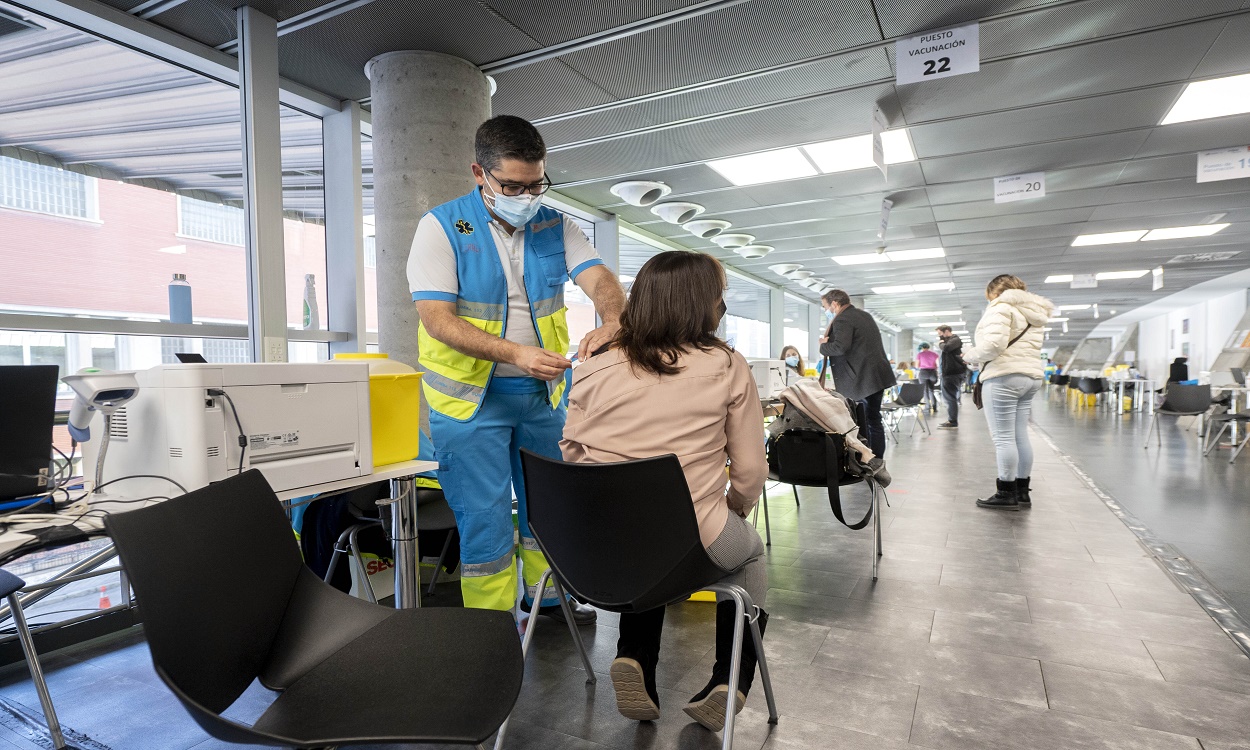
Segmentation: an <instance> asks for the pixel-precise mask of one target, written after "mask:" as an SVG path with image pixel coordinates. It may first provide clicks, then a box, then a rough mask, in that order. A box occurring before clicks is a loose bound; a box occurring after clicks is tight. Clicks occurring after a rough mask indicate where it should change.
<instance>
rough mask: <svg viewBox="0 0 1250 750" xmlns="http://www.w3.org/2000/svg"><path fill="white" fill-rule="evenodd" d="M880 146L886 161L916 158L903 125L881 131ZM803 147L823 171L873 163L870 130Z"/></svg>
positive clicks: (895, 162) (902, 160) (870, 165)
mask: <svg viewBox="0 0 1250 750" xmlns="http://www.w3.org/2000/svg"><path fill="white" fill-rule="evenodd" d="M881 147H882V150H884V152H885V163H886V164H897V163H899V162H905V161H915V160H916V151H915V149H913V148H912V146H911V138H910V137H909V136H908V135H907V128H900V129H898V130H887V131H886V132H884V133H882V134H881ZM803 150H804V151H806V152H807V155H808V156H810V157H811V158H812V161H814V162H816V166H818V167H820V171H821V172H824V173H825V174H829V173H831V172H847V171H850V170H852V169H870V168H872V167H874V166H876V164H875V163H874V162H873V160H872V135H871V134H869V135H854V136H851V137H850V138H838V139H837V140H833V141H825V142H824V143H813V144H811V145H810V146H804V147H803Z"/></svg>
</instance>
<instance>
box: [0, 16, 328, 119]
mask: <svg viewBox="0 0 1250 750" xmlns="http://www.w3.org/2000/svg"><path fill="white" fill-rule="evenodd" d="M9 4H10V5H13V6H15V7H18V8H22V9H23V10H27V11H30V12H31V13H36V14H38V15H42V16H47V17H49V18H54V19H56V20H57V22H59V23H62V24H65V25H66V26H70V27H73V28H75V29H78V30H79V31H82V32H85V33H87V34H91V35H93V36H97V37H101V38H104V39H107V40H109V41H111V42H113V43H115V44H120V45H121V46H123V47H128V48H129V49H133V50H135V51H137V52H142V53H144V54H147V55H151V56H153V57H157V58H159V59H161V60H164V61H166V62H169V63H172V64H174V65H177V66H179V67H182V68H186V69H187V70H190V71H192V72H195V73H199V74H200V75H203V76H205V77H207V78H211V79H213V80H216V81H220V82H222V83H225V84H228V85H230V86H235V87H238V86H239V68H238V65H239V61H238V59H236V58H234V57H232V56H230V55H227V54H226V53H224V52H221V51H219V50H215V49H213V48H212V47H209V46H208V45H205V44H201V43H199V42H197V41H195V40H193V39H189V38H187V37H185V36H183V35H181V34H179V33H177V32H175V31H170V30H169V29H166V28H164V27H162V26H158V25H156V24H154V23H152V22H151V21H145V20H143V19H142V18H138V17H136V16H132V15H130V14H129V13H126V12H125V11H121V10H118V9H117V8H114V7H112V6H110V5H105V4H104V3H101V2H97V0H13V2H10V3H9ZM278 86H279V94H278V97H279V101H281V102H282V104H284V105H286V106H288V107H291V108H292V109H296V110H299V111H301V112H304V113H306V114H310V115H313V116H315V117H325V116H326V115H329V114H331V113H334V112H338V111H339V100H338V99H336V98H334V97H332V96H330V95H328V94H324V93H322V92H320V91H316V90H315V89H312V88H309V87H308V86H305V85H303V84H301V83H296V82H295V81H290V80H287V79H283V78H279V81H278Z"/></svg>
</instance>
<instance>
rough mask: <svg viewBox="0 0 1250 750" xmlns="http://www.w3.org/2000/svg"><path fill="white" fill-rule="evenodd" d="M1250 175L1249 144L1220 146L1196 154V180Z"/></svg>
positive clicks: (1232, 178)
mask: <svg viewBox="0 0 1250 750" xmlns="http://www.w3.org/2000/svg"><path fill="white" fill-rule="evenodd" d="M1241 177H1250V146H1238V147H1236V148H1222V149H1220V150H1218V151H1203V152H1202V153H1200V154H1198V182H1216V181H1218V180H1236V179H1238V178H1241Z"/></svg>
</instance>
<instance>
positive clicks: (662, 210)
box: [651, 203, 705, 224]
mask: <svg viewBox="0 0 1250 750" xmlns="http://www.w3.org/2000/svg"><path fill="white" fill-rule="evenodd" d="M704 210H705V209H704V208H703V206H700V205H699V204H698V203H657V204H655V205H654V206H652V207H651V213H653V214H655V215H656V216H658V217H660V218H661V219H663V220H665V221H667V222H668V223H669V224H685V223H686V222H688V221H690V220H692V219H694V217H696V216H698V215H699V214H701V213H703V211H704Z"/></svg>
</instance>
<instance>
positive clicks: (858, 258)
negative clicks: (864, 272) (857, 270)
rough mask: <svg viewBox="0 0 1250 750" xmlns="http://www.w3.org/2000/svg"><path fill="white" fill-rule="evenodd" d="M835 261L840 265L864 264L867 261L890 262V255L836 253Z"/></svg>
mask: <svg viewBox="0 0 1250 750" xmlns="http://www.w3.org/2000/svg"><path fill="white" fill-rule="evenodd" d="M833 261H834V262H835V263H837V264H838V265H840V266H862V265H865V264H867V263H889V262H890V257H889V256H888V255H886V254H885V253H864V254H863V255H835V256H833Z"/></svg>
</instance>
